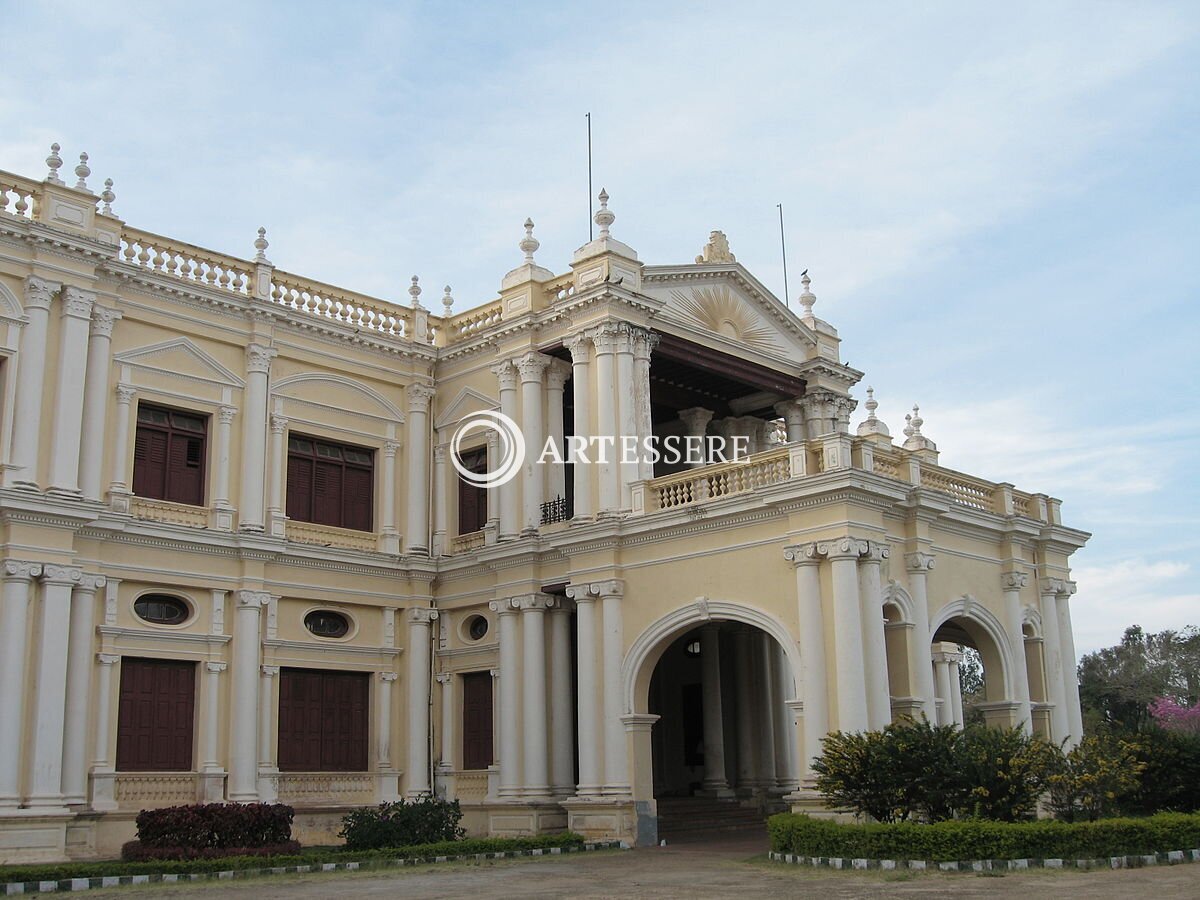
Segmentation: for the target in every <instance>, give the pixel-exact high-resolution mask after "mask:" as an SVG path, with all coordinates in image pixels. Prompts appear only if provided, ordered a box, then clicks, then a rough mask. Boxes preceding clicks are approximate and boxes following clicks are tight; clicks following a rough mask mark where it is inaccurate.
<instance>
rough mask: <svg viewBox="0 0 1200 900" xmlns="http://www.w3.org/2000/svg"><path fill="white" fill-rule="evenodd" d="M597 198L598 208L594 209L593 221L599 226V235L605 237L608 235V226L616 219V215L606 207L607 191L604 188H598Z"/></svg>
mask: <svg viewBox="0 0 1200 900" xmlns="http://www.w3.org/2000/svg"><path fill="white" fill-rule="evenodd" d="M599 200H600V208H599V209H598V210H596V215H595V219H594V221H595V222H596V224H597V225H599V226H600V237H602V238H606V237H608V229H609V226H611V225H612V223H613V222H615V221H616V220H617V217H616V216H615V215H613V212H612V210H610V209H609V208H608V191H606V190H605V189H604V188H600V195H599Z"/></svg>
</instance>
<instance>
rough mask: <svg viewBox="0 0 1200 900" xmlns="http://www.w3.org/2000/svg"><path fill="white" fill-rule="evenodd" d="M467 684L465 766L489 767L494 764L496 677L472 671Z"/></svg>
mask: <svg viewBox="0 0 1200 900" xmlns="http://www.w3.org/2000/svg"><path fill="white" fill-rule="evenodd" d="M462 685H463V762H462V767H463V768H464V769H486V768H487V767H488V766H490V765H491V764H492V676H491V673H490V672H468V673H467V674H465V675H463V676H462Z"/></svg>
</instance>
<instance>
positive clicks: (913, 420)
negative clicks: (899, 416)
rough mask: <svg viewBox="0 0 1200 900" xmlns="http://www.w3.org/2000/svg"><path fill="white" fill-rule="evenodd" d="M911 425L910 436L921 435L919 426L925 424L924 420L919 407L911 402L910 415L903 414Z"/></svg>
mask: <svg viewBox="0 0 1200 900" xmlns="http://www.w3.org/2000/svg"><path fill="white" fill-rule="evenodd" d="M905 418H906V419H908V421H909V423H910V424H911V425H912V436H913V437H921V436H922V435H921V426H922V425H924V424H925V420H924V419H922V418H921V407H919V406H917V404H915V403H914V404H913V411H912V416H911V417H909V416H905Z"/></svg>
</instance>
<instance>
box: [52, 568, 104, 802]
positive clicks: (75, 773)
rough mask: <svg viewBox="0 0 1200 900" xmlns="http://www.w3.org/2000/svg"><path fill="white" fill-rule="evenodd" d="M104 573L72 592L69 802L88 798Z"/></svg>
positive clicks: (66, 742)
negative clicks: (98, 616) (96, 647)
mask: <svg viewBox="0 0 1200 900" xmlns="http://www.w3.org/2000/svg"><path fill="white" fill-rule="evenodd" d="M105 583H106V579H105V578H104V577H103V576H100V575H84V576H83V577H82V578H80V580H79V583H78V584H76V585H75V589H74V591H73V592H72V595H71V625H70V628H69V629H68V633H67V707H66V719H65V721H64V723H63V761H62V766H63V769H62V771H63V774H62V792H63V801H64V802H65V803H66V804H67V805H68V806H78V805H82V804H84V803H86V802H87V774H88V765H87V764H88V758H87V734H88V713H89V711H90V710H91V708H92V666H93V665H94V663H93V659H94V657H93V656H92V641H93V639H94V638H95V633H96V631H95V627H96V591H97V590H99V589H100V588H102V587H104V585H105Z"/></svg>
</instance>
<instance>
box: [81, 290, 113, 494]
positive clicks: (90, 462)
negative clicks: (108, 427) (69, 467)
mask: <svg viewBox="0 0 1200 900" xmlns="http://www.w3.org/2000/svg"><path fill="white" fill-rule="evenodd" d="M120 317H121V314H120V313H118V312H116V311H115V310H111V309H107V308H105V307H103V306H96V307H93V308H92V325H91V336H90V338H89V340H88V354H87V375H86V376H85V378H84V388H83V433H82V437H81V439H80V440H81V444H80V449H79V490H80V491H81V492H82V494H83V496H84V498H86V499H88V500H99V499H100V497H101V495H102V494H103V486H102V484H101V482H102V481H103V478H104V472H103V463H104V447H105V445H106V443H107V441H106V439H105V433H104V420H105V418H106V416H107V414H108V396H109V395H108V385H109V377H108V370H109V368H110V366H111V356H112V333H113V325H114V324H116V321H117V319H119V318H120Z"/></svg>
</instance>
